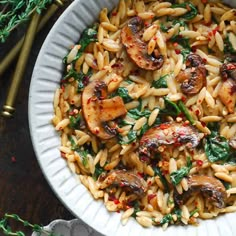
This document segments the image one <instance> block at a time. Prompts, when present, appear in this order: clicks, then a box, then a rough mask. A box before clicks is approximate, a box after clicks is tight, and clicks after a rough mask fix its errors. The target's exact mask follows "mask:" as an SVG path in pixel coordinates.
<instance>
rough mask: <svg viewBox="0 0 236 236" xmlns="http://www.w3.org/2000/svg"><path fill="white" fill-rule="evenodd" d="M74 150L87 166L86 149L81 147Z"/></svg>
mask: <svg viewBox="0 0 236 236" xmlns="http://www.w3.org/2000/svg"><path fill="white" fill-rule="evenodd" d="M75 151H76V152H77V153H78V154H79V156H80V158H82V164H83V166H85V167H87V166H88V154H89V152H88V150H82V149H81V148H76V149H75Z"/></svg>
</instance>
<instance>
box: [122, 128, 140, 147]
mask: <svg viewBox="0 0 236 236" xmlns="http://www.w3.org/2000/svg"><path fill="white" fill-rule="evenodd" d="M136 139H137V132H136V131H134V130H132V129H131V130H130V131H129V133H128V134H127V136H124V137H123V136H121V135H119V143H120V144H129V143H132V142H134V141H135V140H136Z"/></svg>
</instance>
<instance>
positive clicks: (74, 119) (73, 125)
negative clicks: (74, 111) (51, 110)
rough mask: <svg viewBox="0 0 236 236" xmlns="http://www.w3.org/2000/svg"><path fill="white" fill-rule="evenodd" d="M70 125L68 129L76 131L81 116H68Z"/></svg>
mask: <svg viewBox="0 0 236 236" xmlns="http://www.w3.org/2000/svg"><path fill="white" fill-rule="evenodd" d="M69 119H70V124H69V127H70V128H72V129H78V127H79V125H80V121H81V116H80V115H79V114H78V115H76V116H69Z"/></svg>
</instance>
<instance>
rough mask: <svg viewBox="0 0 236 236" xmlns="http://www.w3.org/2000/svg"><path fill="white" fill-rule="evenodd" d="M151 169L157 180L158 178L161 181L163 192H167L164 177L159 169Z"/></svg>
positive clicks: (155, 167)
mask: <svg viewBox="0 0 236 236" xmlns="http://www.w3.org/2000/svg"><path fill="white" fill-rule="evenodd" d="M152 168H153V170H154V175H155V176H159V178H160V180H161V182H162V184H163V186H164V188H165V192H169V186H168V182H167V180H166V179H165V177H164V176H163V175H162V173H161V170H160V169H159V167H157V166H153V167H152Z"/></svg>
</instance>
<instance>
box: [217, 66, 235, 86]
mask: <svg viewBox="0 0 236 236" xmlns="http://www.w3.org/2000/svg"><path fill="white" fill-rule="evenodd" d="M220 73H221V76H222V78H223V80H227V79H232V80H234V81H235V82H236V63H224V64H223V65H222V66H221V68H220Z"/></svg>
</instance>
